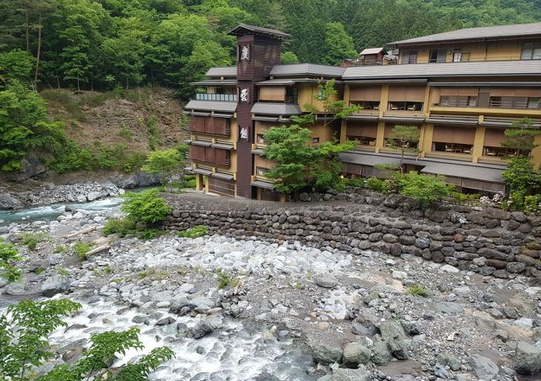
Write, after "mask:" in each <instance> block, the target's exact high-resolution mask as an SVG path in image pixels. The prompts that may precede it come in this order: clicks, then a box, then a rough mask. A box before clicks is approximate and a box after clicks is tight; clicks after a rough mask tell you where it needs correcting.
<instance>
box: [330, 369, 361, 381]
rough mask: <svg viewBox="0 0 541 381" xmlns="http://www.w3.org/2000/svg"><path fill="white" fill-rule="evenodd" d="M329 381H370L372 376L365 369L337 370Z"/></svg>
mask: <svg viewBox="0 0 541 381" xmlns="http://www.w3.org/2000/svg"><path fill="white" fill-rule="evenodd" d="M329 380H330V381H371V380H372V374H371V373H370V372H369V371H368V370H367V369H337V370H336V372H334V374H333V375H332V377H331V378H330V379H329Z"/></svg>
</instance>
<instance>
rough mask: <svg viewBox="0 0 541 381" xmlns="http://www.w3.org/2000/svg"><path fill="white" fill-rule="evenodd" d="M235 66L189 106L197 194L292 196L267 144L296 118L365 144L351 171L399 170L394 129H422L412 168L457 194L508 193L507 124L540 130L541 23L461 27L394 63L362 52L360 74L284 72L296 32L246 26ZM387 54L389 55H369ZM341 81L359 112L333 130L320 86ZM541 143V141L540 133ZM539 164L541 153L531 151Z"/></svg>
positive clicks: (348, 155)
mask: <svg viewBox="0 0 541 381" xmlns="http://www.w3.org/2000/svg"><path fill="white" fill-rule="evenodd" d="M229 34H231V35H234V36H236V37H237V65H236V66H232V67H216V68H211V69H210V70H209V71H208V72H207V79H205V80H203V81H199V82H195V83H193V86H195V87H196V89H197V91H196V96H195V98H194V99H193V100H191V101H190V102H188V104H187V105H186V107H185V111H184V112H185V113H186V114H188V115H189V117H190V124H189V129H190V134H191V137H190V139H189V140H187V143H188V144H189V145H190V156H189V158H190V161H191V167H190V170H191V171H193V172H194V173H195V174H196V178H197V188H198V189H199V190H205V191H206V192H211V193H217V194H220V195H223V196H230V197H245V198H255V199H259V200H280V199H284V197H283V196H282V195H279V194H278V193H276V192H275V191H274V186H273V182H272V180H270V179H267V178H266V177H265V173H266V172H267V171H268V170H269V169H270V168H272V165H273V163H272V162H269V161H268V160H266V159H265V158H263V157H262V156H261V153H262V152H263V151H264V149H265V142H264V140H263V136H264V134H265V132H266V131H267V130H268V129H269V128H271V127H273V126H280V125H288V124H289V123H291V117H292V116H295V115H302V114H303V113H306V112H308V110H307V109H306V108H305V105H307V104H310V105H312V106H315V107H316V109H318V110H320V111H321V115H319V116H318V118H316V123H315V124H314V125H313V126H311V127H310V130H311V132H312V144H318V143H321V142H324V141H328V140H332V139H338V140H340V141H341V142H345V141H355V142H356V143H357V145H356V148H355V149H354V150H352V151H348V152H345V153H343V154H342V155H341V156H340V159H341V160H342V162H343V164H344V167H343V168H344V174H345V175H348V176H363V177H370V176H378V175H379V174H380V173H379V171H378V170H377V169H376V168H375V167H374V166H375V165H376V166H377V164H384V163H392V162H394V163H398V162H399V160H400V158H399V156H400V155H399V153H398V152H397V151H396V150H395V149H393V148H392V147H391V146H390V144H389V142H388V138H389V135H390V133H391V130H392V128H393V127H394V126H395V125H411V126H416V127H417V128H418V130H419V136H420V140H419V141H418V142H412V146H413V145H416V148H417V150H416V152H415V153H406V159H405V164H406V166H407V169H408V170H416V171H418V172H420V173H426V174H437V175H443V176H444V177H445V181H446V182H448V183H451V184H455V185H456V186H457V187H458V188H459V189H463V190H471V191H475V192H498V191H504V190H505V185H504V182H503V178H502V171H503V170H504V169H505V161H504V158H505V157H507V156H510V155H511V156H512V155H514V154H516V153H515V152H513V151H512V150H509V149H505V148H503V147H502V146H501V142H502V141H504V140H506V137H505V135H504V131H505V129H506V128H509V127H511V126H512V124H513V123H514V122H515V121H517V120H519V119H521V118H524V117H528V118H530V119H531V120H532V121H533V126H534V128H541V23H536V24H522V25H507V26H497V27H483V28H472V29H463V30H458V31H453V32H447V33H441V34H436V35H431V36H426V37H419V38H414V39H409V40H403V41H397V42H393V43H390V44H388V46H389V47H390V48H392V49H394V50H395V51H396V50H398V55H397V56H393V59H392V60H383V59H382V57H379V56H378V57H375V58H374V59H371V57H366V56H363V57H361V58H362V59H361V60H357V61H358V62H360V63H361V64H360V66H349V67H333V66H323V65H314V64H295V65H280V49H281V42H282V41H283V40H284V39H287V38H288V37H290V36H289V35H288V34H286V33H283V32H280V31H276V30H270V29H266V28H259V27H254V26H251V25H245V24H241V25H239V26H237V27H236V28H234V29H233V30H231V31H230V32H229ZM368 51H369V52H371V51H374V52H375V54H380V55H381V51H382V49H381V48H378V49H373V50H368ZM331 79H332V80H335V85H336V89H337V90H338V95H337V99H343V100H344V101H345V103H346V105H352V104H356V105H359V106H360V107H361V110H360V111H358V112H356V113H354V114H352V115H350V116H349V117H348V118H347V119H345V120H341V121H340V120H338V121H335V122H333V123H331V124H328V123H327V124H325V123H323V119H324V115H323V110H322V109H323V104H322V101H321V100H320V99H319V98H320V97H318V95H319V84H320V83H323V82H326V81H329V80H331ZM536 143H537V144H540V145H541V136H537V137H536ZM531 160H532V162H533V163H534V164H537V165H539V164H541V147H537V148H535V149H534V150H533V151H532V152H531Z"/></svg>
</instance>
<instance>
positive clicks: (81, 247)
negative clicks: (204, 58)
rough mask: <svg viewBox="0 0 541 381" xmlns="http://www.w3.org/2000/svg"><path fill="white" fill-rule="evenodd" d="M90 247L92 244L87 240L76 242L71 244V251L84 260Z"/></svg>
mask: <svg viewBox="0 0 541 381" xmlns="http://www.w3.org/2000/svg"><path fill="white" fill-rule="evenodd" d="M90 249H92V244H90V243H88V242H82V241H81V242H77V243H76V244H75V245H73V251H74V252H75V254H77V256H78V257H79V259H80V260H82V261H84V260H86V253H88V252H89V251H90Z"/></svg>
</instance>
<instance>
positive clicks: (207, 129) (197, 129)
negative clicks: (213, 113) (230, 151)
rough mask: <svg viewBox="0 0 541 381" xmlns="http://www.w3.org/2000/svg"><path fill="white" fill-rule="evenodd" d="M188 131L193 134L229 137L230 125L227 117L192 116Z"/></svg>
mask: <svg viewBox="0 0 541 381" xmlns="http://www.w3.org/2000/svg"><path fill="white" fill-rule="evenodd" d="M189 129H190V132H192V133H194V134H207V135H218V136H223V137H229V136H230V135H231V127H230V122H229V119H224V118H210V117H200V116H192V117H191V118H190V127H189Z"/></svg>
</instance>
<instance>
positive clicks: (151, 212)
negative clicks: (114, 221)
mask: <svg viewBox="0 0 541 381" xmlns="http://www.w3.org/2000/svg"><path fill="white" fill-rule="evenodd" d="M125 198H126V199H125V201H124V202H123V203H122V210H123V211H124V212H125V213H126V214H127V216H128V218H129V219H130V220H132V221H136V222H142V223H144V224H148V225H155V224H158V223H160V222H163V221H165V219H166V218H167V216H168V215H169V213H171V208H170V207H169V205H167V203H166V202H165V200H164V199H163V198H161V197H160V192H159V190H158V189H149V190H145V191H142V192H140V193H134V192H130V193H127V194H126V195H125Z"/></svg>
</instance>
